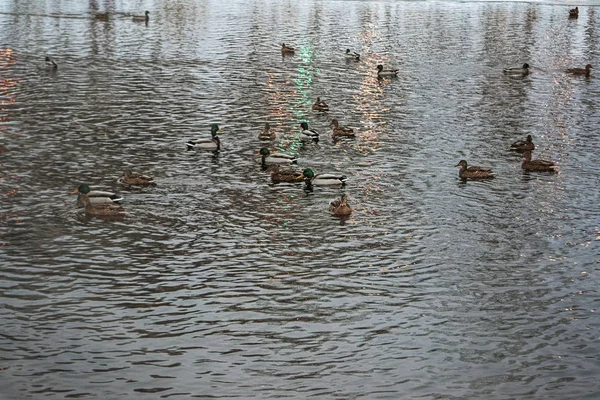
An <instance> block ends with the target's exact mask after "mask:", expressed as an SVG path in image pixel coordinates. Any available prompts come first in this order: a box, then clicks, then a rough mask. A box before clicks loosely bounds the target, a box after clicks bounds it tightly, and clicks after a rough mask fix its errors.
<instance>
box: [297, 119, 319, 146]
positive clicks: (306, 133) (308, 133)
mask: <svg viewBox="0 0 600 400" xmlns="http://www.w3.org/2000/svg"><path fill="white" fill-rule="evenodd" d="M300 127H301V128H302V137H303V138H306V139H311V140H314V141H315V142H318V141H319V132H317V131H316V130H314V129H308V123H306V122H302V123H301V124H300Z"/></svg>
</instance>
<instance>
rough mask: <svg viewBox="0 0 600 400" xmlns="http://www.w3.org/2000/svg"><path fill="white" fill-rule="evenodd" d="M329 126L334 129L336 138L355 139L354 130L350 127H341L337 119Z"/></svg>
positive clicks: (333, 133)
mask: <svg viewBox="0 0 600 400" xmlns="http://www.w3.org/2000/svg"><path fill="white" fill-rule="evenodd" d="M329 126H331V127H332V128H333V132H332V135H333V136H335V137H340V136H347V137H354V130H353V129H352V128H350V127H347V126H342V125H340V123H339V121H338V120H337V119H333V120H332V121H331V124H329Z"/></svg>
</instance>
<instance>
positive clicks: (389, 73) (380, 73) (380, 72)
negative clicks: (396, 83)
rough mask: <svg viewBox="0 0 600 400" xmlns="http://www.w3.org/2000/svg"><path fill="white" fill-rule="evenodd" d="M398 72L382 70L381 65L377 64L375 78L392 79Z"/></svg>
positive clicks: (395, 70)
mask: <svg viewBox="0 0 600 400" xmlns="http://www.w3.org/2000/svg"><path fill="white" fill-rule="evenodd" d="M398 71H399V70H397V69H384V68H383V65H381V64H379V65H378V66H377V77H378V78H385V77H390V78H391V77H394V76H398Z"/></svg>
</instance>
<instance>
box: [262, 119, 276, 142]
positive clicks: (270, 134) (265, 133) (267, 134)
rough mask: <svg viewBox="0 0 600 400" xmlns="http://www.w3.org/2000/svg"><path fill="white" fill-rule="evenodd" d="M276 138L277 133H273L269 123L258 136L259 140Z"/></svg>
mask: <svg viewBox="0 0 600 400" xmlns="http://www.w3.org/2000/svg"><path fill="white" fill-rule="evenodd" d="M275 137H276V134H275V132H273V131H271V125H270V124H269V123H268V122H267V123H265V128H264V129H263V130H262V131H260V133H259V134H258V139H259V140H273V139H275Z"/></svg>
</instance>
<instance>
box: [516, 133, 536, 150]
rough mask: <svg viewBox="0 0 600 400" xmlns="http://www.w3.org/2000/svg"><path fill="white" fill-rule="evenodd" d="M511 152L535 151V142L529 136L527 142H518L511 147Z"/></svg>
mask: <svg viewBox="0 0 600 400" xmlns="http://www.w3.org/2000/svg"><path fill="white" fill-rule="evenodd" d="M510 148H511V150H514V151H521V152H523V151H525V150H533V149H535V145H534V144H533V140H532V139H531V135H527V138H526V139H525V140H517V141H516V142H514V143H513V144H511V145H510Z"/></svg>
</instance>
